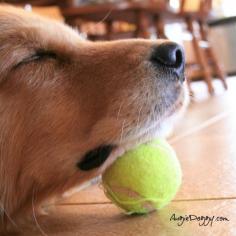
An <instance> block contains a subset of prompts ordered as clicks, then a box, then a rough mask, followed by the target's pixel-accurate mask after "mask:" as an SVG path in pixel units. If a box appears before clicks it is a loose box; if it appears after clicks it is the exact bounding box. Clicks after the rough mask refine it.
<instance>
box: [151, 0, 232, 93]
mask: <svg viewBox="0 0 236 236" xmlns="http://www.w3.org/2000/svg"><path fill="white" fill-rule="evenodd" d="M191 6H195V9H194V8H191ZM211 7H212V1H211V0H194V1H190V0H180V8H179V11H178V12H177V13H175V12H173V16H172V17H173V20H174V21H178V20H181V21H184V22H185V23H186V25H187V31H188V32H189V33H190V34H191V37H192V40H191V42H192V46H193V50H194V53H195V57H196V63H194V64H190V65H187V67H188V68H187V70H190V69H191V68H193V70H195V69H196V68H197V69H198V70H201V72H202V77H203V78H204V80H205V81H206V83H207V86H208V91H209V93H210V94H214V88H213V85H212V76H214V75H216V76H217V77H218V78H219V79H220V80H221V81H222V83H223V86H224V88H225V89H227V84H226V80H225V73H224V71H223V69H222V65H221V64H220V62H219V61H218V60H217V58H216V56H215V53H214V51H213V49H212V47H211V45H210V42H209V40H208V25H207V21H208V18H209V14H210V10H211ZM155 24H156V28H157V31H159V32H161V36H162V37H165V33H164V23H163V19H160V17H159V18H157V21H156V23H155ZM189 84H190V81H189Z"/></svg>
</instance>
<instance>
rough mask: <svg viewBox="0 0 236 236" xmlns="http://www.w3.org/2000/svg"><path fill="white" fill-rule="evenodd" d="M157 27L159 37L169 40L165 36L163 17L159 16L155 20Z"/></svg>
mask: <svg viewBox="0 0 236 236" xmlns="http://www.w3.org/2000/svg"><path fill="white" fill-rule="evenodd" d="M155 26H156V32H157V37H158V38H162V39H167V36H166V34H165V24H164V22H163V20H162V18H161V17H159V16H157V17H156V18H155Z"/></svg>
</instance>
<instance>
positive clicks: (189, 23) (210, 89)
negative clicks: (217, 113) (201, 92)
mask: <svg viewBox="0 0 236 236" xmlns="http://www.w3.org/2000/svg"><path fill="white" fill-rule="evenodd" d="M186 23H187V27H188V31H189V32H190V33H191V35H192V44H193V49H194V53H195V55H196V59H197V61H198V63H199V65H200V66H201V67H202V70H203V75H204V79H205V81H206V83H207V87H208V92H209V93H210V94H211V95H213V94H214V88H213V85H212V77H211V72H210V68H209V66H208V62H207V59H206V57H205V56H204V53H203V51H202V49H201V48H200V46H199V39H198V38H197V36H196V34H195V31H194V26H193V20H192V19H191V18H187V19H186Z"/></svg>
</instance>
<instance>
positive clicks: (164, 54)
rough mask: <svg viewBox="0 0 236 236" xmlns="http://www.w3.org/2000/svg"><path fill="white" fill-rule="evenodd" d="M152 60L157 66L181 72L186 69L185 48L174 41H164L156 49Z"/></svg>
mask: <svg viewBox="0 0 236 236" xmlns="http://www.w3.org/2000/svg"><path fill="white" fill-rule="evenodd" d="M151 61H152V62H153V63H154V65H157V66H158V65H162V66H164V67H169V68H173V69H175V71H176V72H177V73H178V74H180V73H181V72H183V70H184V63H185V59H184V51H183V48H182V47H181V46H180V45H178V44H176V43H173V42H168V43H162V44H161V45H159V46H158V47H156V48H155V49H154V51H153V53H152V56H151Z"/></svg>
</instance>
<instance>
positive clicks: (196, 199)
mask: <svg viewBox="0 0 236 236" xmlns="http://www.w3.org/2000/svg"><path fill="white" fill-rule="evenodd" d="M220 200H236V197H212V198H193V199H191V198H190V199H174V200H172V202H197V201H220ZM108 204H109V205H110V204H113V203H112V202H108V201H107V202H84V203H80V202H78V203H59V204H56V206H83V205H85V206H86V205H108Z"/></svg>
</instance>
